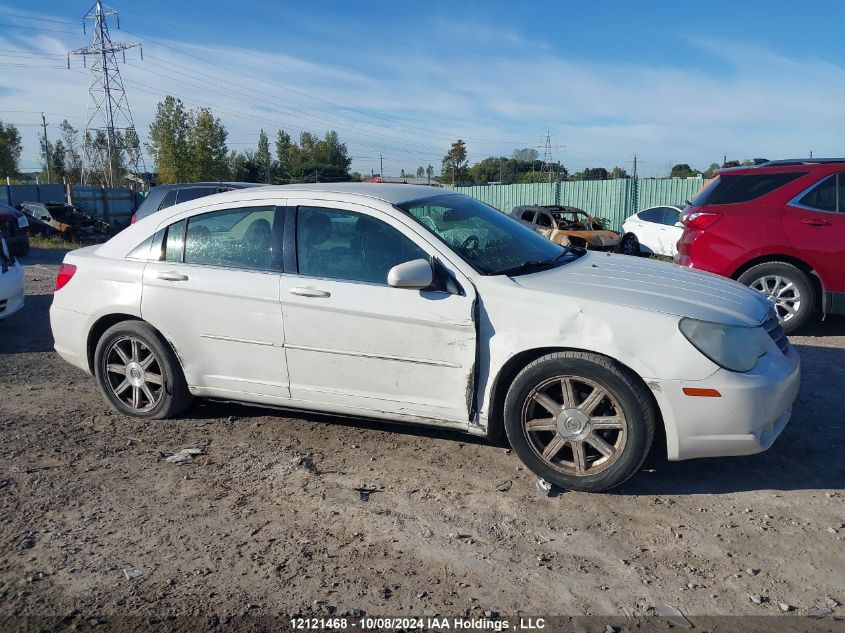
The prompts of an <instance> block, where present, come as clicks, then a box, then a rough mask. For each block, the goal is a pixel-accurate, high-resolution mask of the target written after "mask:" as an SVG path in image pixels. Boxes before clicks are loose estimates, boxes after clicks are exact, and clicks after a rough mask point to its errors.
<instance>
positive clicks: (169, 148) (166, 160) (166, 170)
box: [147, 95, 192, 184]
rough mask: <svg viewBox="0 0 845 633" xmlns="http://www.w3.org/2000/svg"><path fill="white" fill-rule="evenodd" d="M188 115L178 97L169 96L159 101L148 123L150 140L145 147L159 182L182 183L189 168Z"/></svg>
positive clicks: (189, 121)
mask: <svg viewBox="0 0 845 633" xmlns="http://www.w3.org/2000/svg"><path fill="white" fill-rule="evenodd" d="M191 123H192V121H191V117H190V115H189V113H188V112H187V111H186V110H185V106H184V105H182V101H181V99H176V98H174V97H171V96H170V95H168V96H167V97H165V99H164V101H161V102H159V104H158V106H157V108H156V115H155V119H154V120H153V122H152V124H151V125H150V142H149V143H148V144H147V148H148V149H149V151H150V154H151V155H152V157H153V159H154V160H155V163H156V169H157V170H158V179H159V182H160V183H162V184H171V183H176V182H184V181H186V180H187V179H188V174H189V173H190V172H191V171H192V170H191V165H190V148H189V146H188V136H189V134H190V131H191Z"/></svg>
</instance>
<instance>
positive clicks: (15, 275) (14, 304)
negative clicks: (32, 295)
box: [0, 235, 25, 319]
mask: <svg viewBox="0 0 845 633" xmlns="http://www.w3.org/2000/svg"><path fill="white" fill-rule="evenodd" d="M24 294H25V291H24V279H23V271H22V270H21V265H20V264H19V263H18V261H17V260H16V259H15V256H14V255H12V254H11V253H10V252H9V246H8V244H7V243H6V239H5V238H4V237H3V236H2V235H0V319H5V318H6V317H10V316H12V315H13V314H14V313H15V312H17V311H18V310H20V309H21V308H22V307H23V304H24Z"/></svg>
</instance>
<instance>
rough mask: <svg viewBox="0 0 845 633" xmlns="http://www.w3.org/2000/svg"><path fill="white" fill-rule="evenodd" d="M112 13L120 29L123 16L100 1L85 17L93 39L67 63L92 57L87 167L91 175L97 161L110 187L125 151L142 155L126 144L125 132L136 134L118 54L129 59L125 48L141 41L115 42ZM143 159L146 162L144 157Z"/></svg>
mask: <svg viewBox="0 0 845 633" xmlns="http://www.w3.org/2000/svg"><path fill="white" fill-rule="evenodd" d="M112 16H114V18H115V20H116V22H117V28H118V29H120V17H119V16H118V14H117V11H115V10H114V9H112V8H111V7H109V6H107V5H105V4H103V3H102V2H100V0H97V1H96V2H95V3H94V5H93V6H92V7H91V8H90V9H89V10H88V13H86V14H85V16H84V17H83V19H82V31H83V33H85V32H86V26H85V25H86V21H87V20H91V21H92V22H93V23H94V25H93V30H94V40H93V42H92V43H91V44H90V45H88V46H83V47H82V48H77V49H76V50H73V51H70V52H69V53H68V58H67V65H68V68H70V56H71V55H74V56H80V57H82V64H83V66H87V65H88V63H87V61H88V57H89V56H90V57H91V80H90V82H89V84H88V120H87V123H86V124H85V133H84V137H83V138H84V150H85V158H86V165H85V169H86V171H87V172H88V175H89V176H90V173H91V171H93V170H92V167H93V166H94V165H95V164H96V165H97V166H98V167H99V166H102V169H103V178H104V181H105V185H106V186H108V187H114V186H115V185H117V184H118V183H117V182H116V174H115V168H116V167H117V166H118V165H119V160H120V158H121V154H122V153H123V151H124V150H126V149H133V150H135V152H137V154H136V155H137V156H140V151H139V150H138V148H128V147H127V146H126V133H127V132H130V131H131V133H132V136H133V138H137V135H136V134H135V124H134V123H133V121H132V112H131V111H130V110H129V102H128V101H127V99H126V91H125V90H124V88H123V80H122V79H121V78H120V69H119V68H118V65H117V57H116V55H115V54H116V53H121V54H122V56H123V61H124V62H126V51H127V50H128V49H130V48H135V47H136V46H137V47H140V46H141V45H140V43H138V42H112V40H111V35H109V26H108V22H107V18H109V17H112ZM141 59H144V52H143V49H141ZM103 145H105V147H104V146H103ZM140 160H141V162H142V163H143V161H144V159H143V157H142V156H141V157H140ZM133 167H134V169H135V171H138V170H139V166H138V165H137V161H136V164H135V165H133ZM144 171H146V165H144ZM83 180H84V178H83Z"/></svg>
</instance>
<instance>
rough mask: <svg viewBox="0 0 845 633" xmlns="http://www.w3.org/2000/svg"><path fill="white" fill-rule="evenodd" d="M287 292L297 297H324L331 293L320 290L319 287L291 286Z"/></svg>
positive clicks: (329, 295)
mask: <svg viewBox="0 0 845 633" xmlns="http://www.w3.org/2000/svg"><path fill="white" fill-rule="evenodd" d="M288 292H290V293H291V294H292V295H297V296H299V297H314V298H317V299H325V298H326V297H331V296H332V293H330V292H327V291H325V290H320V289H319V288H291V289H290V290H288Z"/></svg>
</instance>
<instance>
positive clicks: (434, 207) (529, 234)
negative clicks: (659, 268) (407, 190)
mask: <svg viewBox="0 0 845 633" xmlns="http://www.w3.org/2000/svg"><path fill="white" fill-rule="evenodd" d="M399 208H400V209H401V210H403V211H405V212H406V213H408V214H410V215H411V217H413V218H414V219H415V220H416V221H417V222H419V223H420V224H422V225H423V226H424V227H426V228H427V229H428V230H429V231H431V232H432V233H434V234H435V235H436V236H437V237H438V238H440V240H442V241H443V242H445V243H446V244H448V245H449V246H450V247H451V248H452V249H453V250H454V251H455V252H456V253H457V254H458V255H460V256H461V258H462V259H463V260H464V261H465V262H467V263H468V264H470V265H471V266H472V267H473V268H475V270H477V271H478V272H480V273H482V274H484V275H501V274H516V273H518V272H528V271H529V269H530V268H531V267H534V266H538V265H541V266H542V265H553V264H557V263H562V262H563V261H564V260H565V259H566V258H564V257H563V256H564V255H566V254H572V256H573V258H574V257H577V256H579V255H580V252H579V251H574V250H570V249H566V248H564V247H562V246H559V245H557V244H555V243H554V242H551V241H550V240H547V239H546V238H545V237H543V236H541V235H539V234H538V233H535V232H534V231H532V230H531V229H530V228H528V227H526V226H524V225H522V224H520V223H519V222H518V221H517V220H514V219H513V218H510V217H508V216H506V215H505V214H504V213H501V212H500V211H497V210H496V209H494V208H493V207H489V206H487V205H486V204H484V203H483V202H480V201H478V200H476V199H475V198H470V197H468V196H463V195H459V194H447V195H441V196H433V197H431V198H424V199H422V200H414V201H413V202H408V203H405V204H403V205H399Z"/></svg>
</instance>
